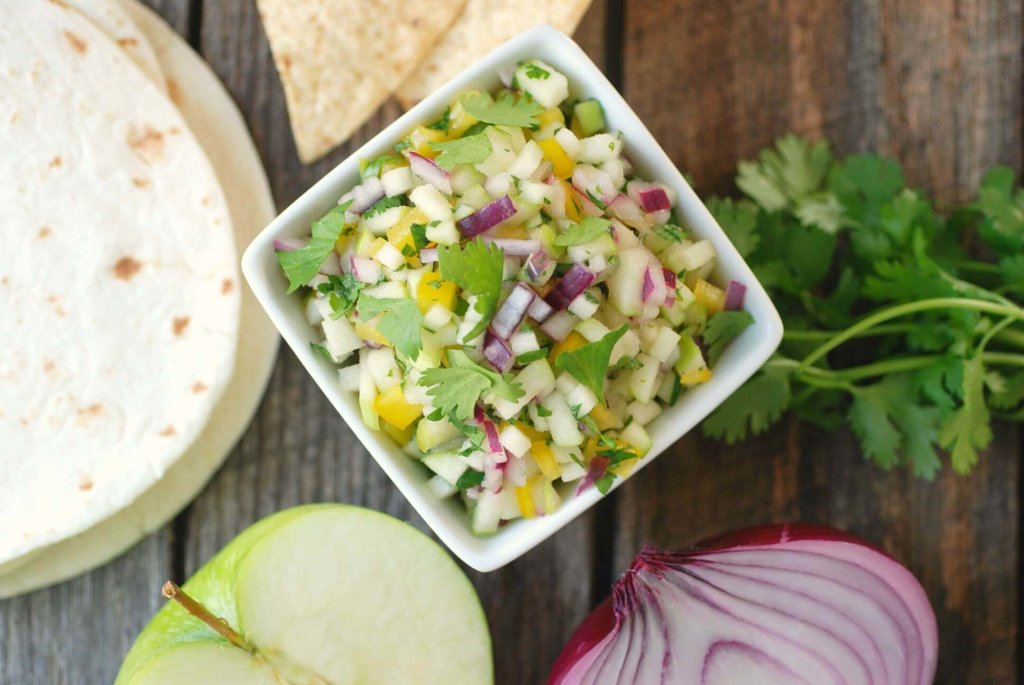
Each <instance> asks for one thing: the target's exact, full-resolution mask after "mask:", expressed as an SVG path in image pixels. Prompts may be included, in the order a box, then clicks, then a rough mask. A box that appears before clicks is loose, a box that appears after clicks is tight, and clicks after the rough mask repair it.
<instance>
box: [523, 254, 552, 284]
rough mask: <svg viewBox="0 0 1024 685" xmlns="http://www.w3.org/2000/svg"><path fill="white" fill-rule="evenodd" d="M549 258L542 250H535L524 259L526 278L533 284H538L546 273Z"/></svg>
mask: <svg viewBox="0 0 1024 685" xmlns="http://www.w3.org/2000/svg"><path fill="white" fill-rule="evenodd" d="M550 262H551V256H550V255H549V254H548V253H547V252H545V251H544V250H537V251H535V252H534V253H533V254H531V255H530V256H529V257H527V259H526V265H525V267H524V268H525V269H526V276H527V278H529V279H530V280H531V281H533V282H534V283H540V282H541V278H542V276H543V275H544V273H545V272H546V271H547V268H548V264H549V263H550Z"/></svg>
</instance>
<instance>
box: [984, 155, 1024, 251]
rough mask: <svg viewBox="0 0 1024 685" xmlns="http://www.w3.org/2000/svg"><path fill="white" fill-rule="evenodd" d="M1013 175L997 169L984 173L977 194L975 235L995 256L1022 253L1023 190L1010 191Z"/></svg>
mask: <svg viewBox="0 0 1024 685" xmlns="http://www.w3.org/2000/svg"><path fill="white" fill-rule="evenodd" d="M1013 182H1014V172H1013V169H1010V168H1009V167H1002V166H997V167H994V168H992V169H990V170H989V171H988V173H986V174H985V177H984V178H983V179H982V181H981V188H980V189H979V190H978V201H977V203H976V204H977V208H978V209H979V210H980V211H981V215H982V221H981V222H980V223H979V224H978V234H979V235H981V237H982V239H983V240H984V241H985V242H986V243H988V244H989V246H990V247H992V248H993V249H995V250H997V251H999V252H1004V253H1005V252H1020V251H1022V250H1024V190H1022V189H1017V191H1016V192H1014V188H1013Z"/></svg>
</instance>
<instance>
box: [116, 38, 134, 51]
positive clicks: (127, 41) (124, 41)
mask: <svg viewBox="0 0 1024 685" xmlns="http://www.w3.org/2000/svg"><path fill="white" fill-rule="evenodd" d="M117 44H118V45H120V46H121V47H122V48H127V47H135V46H136V45H138V44H139V41H138V40H137V39H135V38H131V37H128V38H118V39H117Z"/></svg>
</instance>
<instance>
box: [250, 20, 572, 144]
mask: <svg viewBox="0 0 1024 685" xmlns="http://www.w3.org/2000/svg"><path fill="white" fill-rule="evenodd" d="M590 2H591V0H515V1H509V0H417V1H416V2H410V1H408V0H257V4H258V6H259V10H260V15H261V16H262V17H263V24H264V27H265V28H266V32H267V39H268V40H269V42H270V47H271V50H272V51H273V53H274V62H275V63H276V64H277V70H278V72H280V74H281V81H282V83H283V85H284V93H285V99H286V100H287V102H288V113H289V116H290V117H291V122H292V133H293V134H294V136H295V144H296V147H297V148H298V153H299V158H300V159H301V160H302V161H303V162H305V163H307V164H308V163H310V162H313V161H315V160H317V159H319V158H320V157H322V156H323V155H325V154H327V152H329V151H330V150H331V149H332V148H334V147H335V146H336V145H338V144H340V143H342V142H344V141H345V140H346V139H347V138H348V137H349V136H350V135H352V133H353V132H354V131H355V130H356V129H357V128H359V126H360V125H361V124H362V123H363V122H364V121H366V119H367V117H369V116H370V115H371V114H372V113H373V112H374V110H376V109H377V108H378V107H379V106H380V105H381V104H382V103H383V102H384V101H385V100H386V99H387V98H388V97H389V96H390V95H392V94H394V95H397V97H398V99H399V101H401V103H402V104H403V105H404V106H406V107H408V106H410V105H412V104H414V103H415V102H417V101H418V100H421V99H423V98H424V97H426V96H427V95H430V93H432V92H433V91H434V90H436V89H437V88H438V87H439V86H441V85H443V84H444V83H445V82H446V81H448V80H449V79H450V78H451V77H453V76H455V75H456V74H458V73H459V72H460V71H462V70H463V69H465V68H466V67H468V66H470V65H471V64H472V63H473V62H475V61H476V60H477V59H479V58H481V57H483V56H484V55H486V54H487V53H488V52H490V51H491V50H493V49H494V48H496V47H498V46H499V45H501V44H502V43H504V42H505V41H506V40H508V39H509V38H512V37H513V36H515V35H516V34H517V33H520V32H522V31H525V30H526V29H528V28H531V27H533V26H538V25H540V24H551V25H552V26H554V27H555V28H557V29H559V30H560V31H563V32H565V33H572V32H573V30H575V28H576V25H577V24H578V23H579V21H580V19H581V18H582V17H583V14H584V12H585V11H586V9H587V7H588V6H589V5H590Z"/></svg>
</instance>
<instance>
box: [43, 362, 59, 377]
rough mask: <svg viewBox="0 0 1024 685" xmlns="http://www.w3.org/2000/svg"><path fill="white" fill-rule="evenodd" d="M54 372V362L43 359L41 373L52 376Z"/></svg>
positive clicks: (55, 365)
mask: <svg viewBox="0 0 1024 685" xmlns="http://www.w3.org/2000/svg"><path fill="white" fill-rule="evenodd" d="M56 370H57V364H56V362H54V361H53V360H52V359H44V360H43V371H45V372H46V373H47V374H50V375H52V374H53V372H54V371H56Z"/></svg>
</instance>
